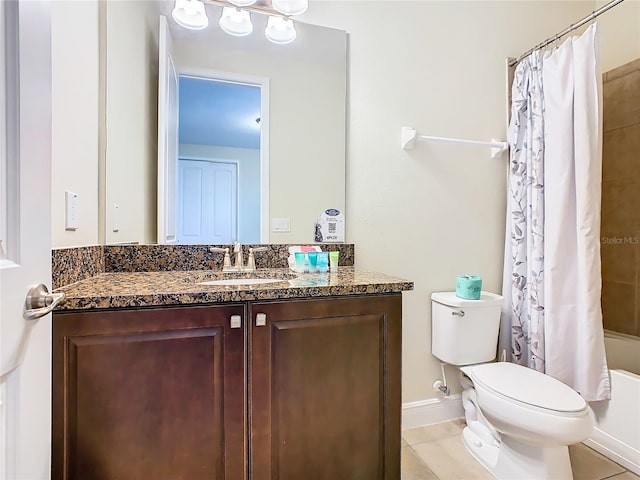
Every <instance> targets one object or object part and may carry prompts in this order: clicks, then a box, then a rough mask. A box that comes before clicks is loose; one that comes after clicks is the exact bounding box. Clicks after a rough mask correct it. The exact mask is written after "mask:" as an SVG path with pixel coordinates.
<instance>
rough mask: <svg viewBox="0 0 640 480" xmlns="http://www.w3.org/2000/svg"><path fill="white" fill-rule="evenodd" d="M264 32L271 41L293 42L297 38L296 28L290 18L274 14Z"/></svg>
mask: <svg viewBox="0 0 640 480" xmlns="http://www.w3.org/2000/svg"><path fill="white" fill-rule="evenodd" d="M264 34H265V36H266V37H267V39H269V41H270V42H273V43H278V44H281V45H283V44H287V43H291V42H293V41H294V40H295V39H296V29H295V27H294V26H293V21H292V20H291V19H290V18H284V17H276V16H274V15H272V16H270V17H269V20H267V28H265V30H264Z"/></svg>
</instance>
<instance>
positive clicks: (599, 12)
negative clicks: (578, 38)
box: [509, 0, 624, 67]
mask: <svg viewBox="0 0 640 480" xmlns="http://www.w3.org/2000/svg"><path fill="white" fill-rule="evenodd" d="M622 2H624V0H613V1H611V2H609V3H607V4H606V5H603V6H602V7H600V8H599V9H597V10H596V11H594V12H593V13H591V15H587V16H586V17H584V18H583V19H582V20H580V21H579V22H578V23H574V24H572V25H571V26H570V27H568V28H566V29H564V30H563V31H561V32H560V33H557V34H556V35H554V36H553V37H550V38H547V39H546V40H545V41H544V42H542V43H539V44H538V45H536V46H535V47H533V48H532V49H530V50H527V51H526V52H525V53H523V54H522V55H520V56H519V57H518V58H516V59H515V60H510V61H509V66H510V67H513V66H514V65H516V64H517V63H518V62H519V61H520V60H522V59H523V58H525V57H526V56H527V55H529V54H530V53H531V52H533V51H535V50H538V49H540V48H544V47H546V46H547V45H549V44H550V43H553V42H555V41H556V40H558V39H559V38H562V37H564V36H565V35H566V34H567V33H571V32H573V31H574V30H575V29H576V28H580V27H581V26H583V25H584V24H585V23H589V22H590V21H591V20H593V19H594V18H596V17H598V16H600V15H602V14H603V13H604V12H606V11H607V10H609V9H611V8H613V7H615V6H616V5H618V4H619V3H622Z"/></svg>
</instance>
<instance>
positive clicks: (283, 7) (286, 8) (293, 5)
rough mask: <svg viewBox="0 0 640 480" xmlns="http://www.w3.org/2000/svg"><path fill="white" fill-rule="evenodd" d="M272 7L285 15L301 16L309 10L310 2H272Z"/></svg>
mask: <svg viewBox="0 0 640 480" xmlns="http://www.w3.org/2000/svg"><path fill="white" fill-rule="evenodd" d="M271 5H272V6H273V8H275V9H276V10H277V11H279V12H280V13H281V14H283V15H286V16H289V15H300V14H301V13H304V12H306V11H307V8H309V0H272V2H271Z"/></svg>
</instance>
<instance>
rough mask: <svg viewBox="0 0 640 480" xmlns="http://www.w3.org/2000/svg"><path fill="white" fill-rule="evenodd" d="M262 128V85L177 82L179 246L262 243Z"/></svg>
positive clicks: (190, 79)
mask: <svg viewBox="0 0 640 480" xmlns="http://www.w3.org/2000/svg"><path fill="white" fill-rule="evenodd" d="M265 113H266V112H265ZM264 123H265V122H264V120H262V118H261V85H252V84H248V83H238V82H233V81H229V80H224V79H221V78H219V77H218V78H212V77H209V78H203V77H189V76H181V77H180V82H179V122H178V124H179V127H178V139H179V145H180V148H179V155H178V189H177V205H178V208H177V211H176V214H177V242H178V243H181V244H203V243H204V244H231V243H233V242H235V241H239V242H241V243H260V242H261V238H260V225H261V219H260V201H261V186H260V158H261V151H260V129H261V126H262V125H264ZM264 155H265V157H266V155H268V152H265V153H264ZM266 201H268V198H267V199H266Z"/></svg>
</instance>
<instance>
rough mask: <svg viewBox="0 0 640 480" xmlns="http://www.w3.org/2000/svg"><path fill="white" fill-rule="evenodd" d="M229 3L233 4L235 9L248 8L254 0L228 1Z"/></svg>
mask: <svg viewBox="0 0 640 480" xmlns="http://www.w3.org/2000/svg"><path fill="white" fill-rule="evenodd" d="M228 1H229V3H233V4H234V5H235V6H236V7H250V6H251V5H253V4H254V3H256V0H228Z"/></svg>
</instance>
